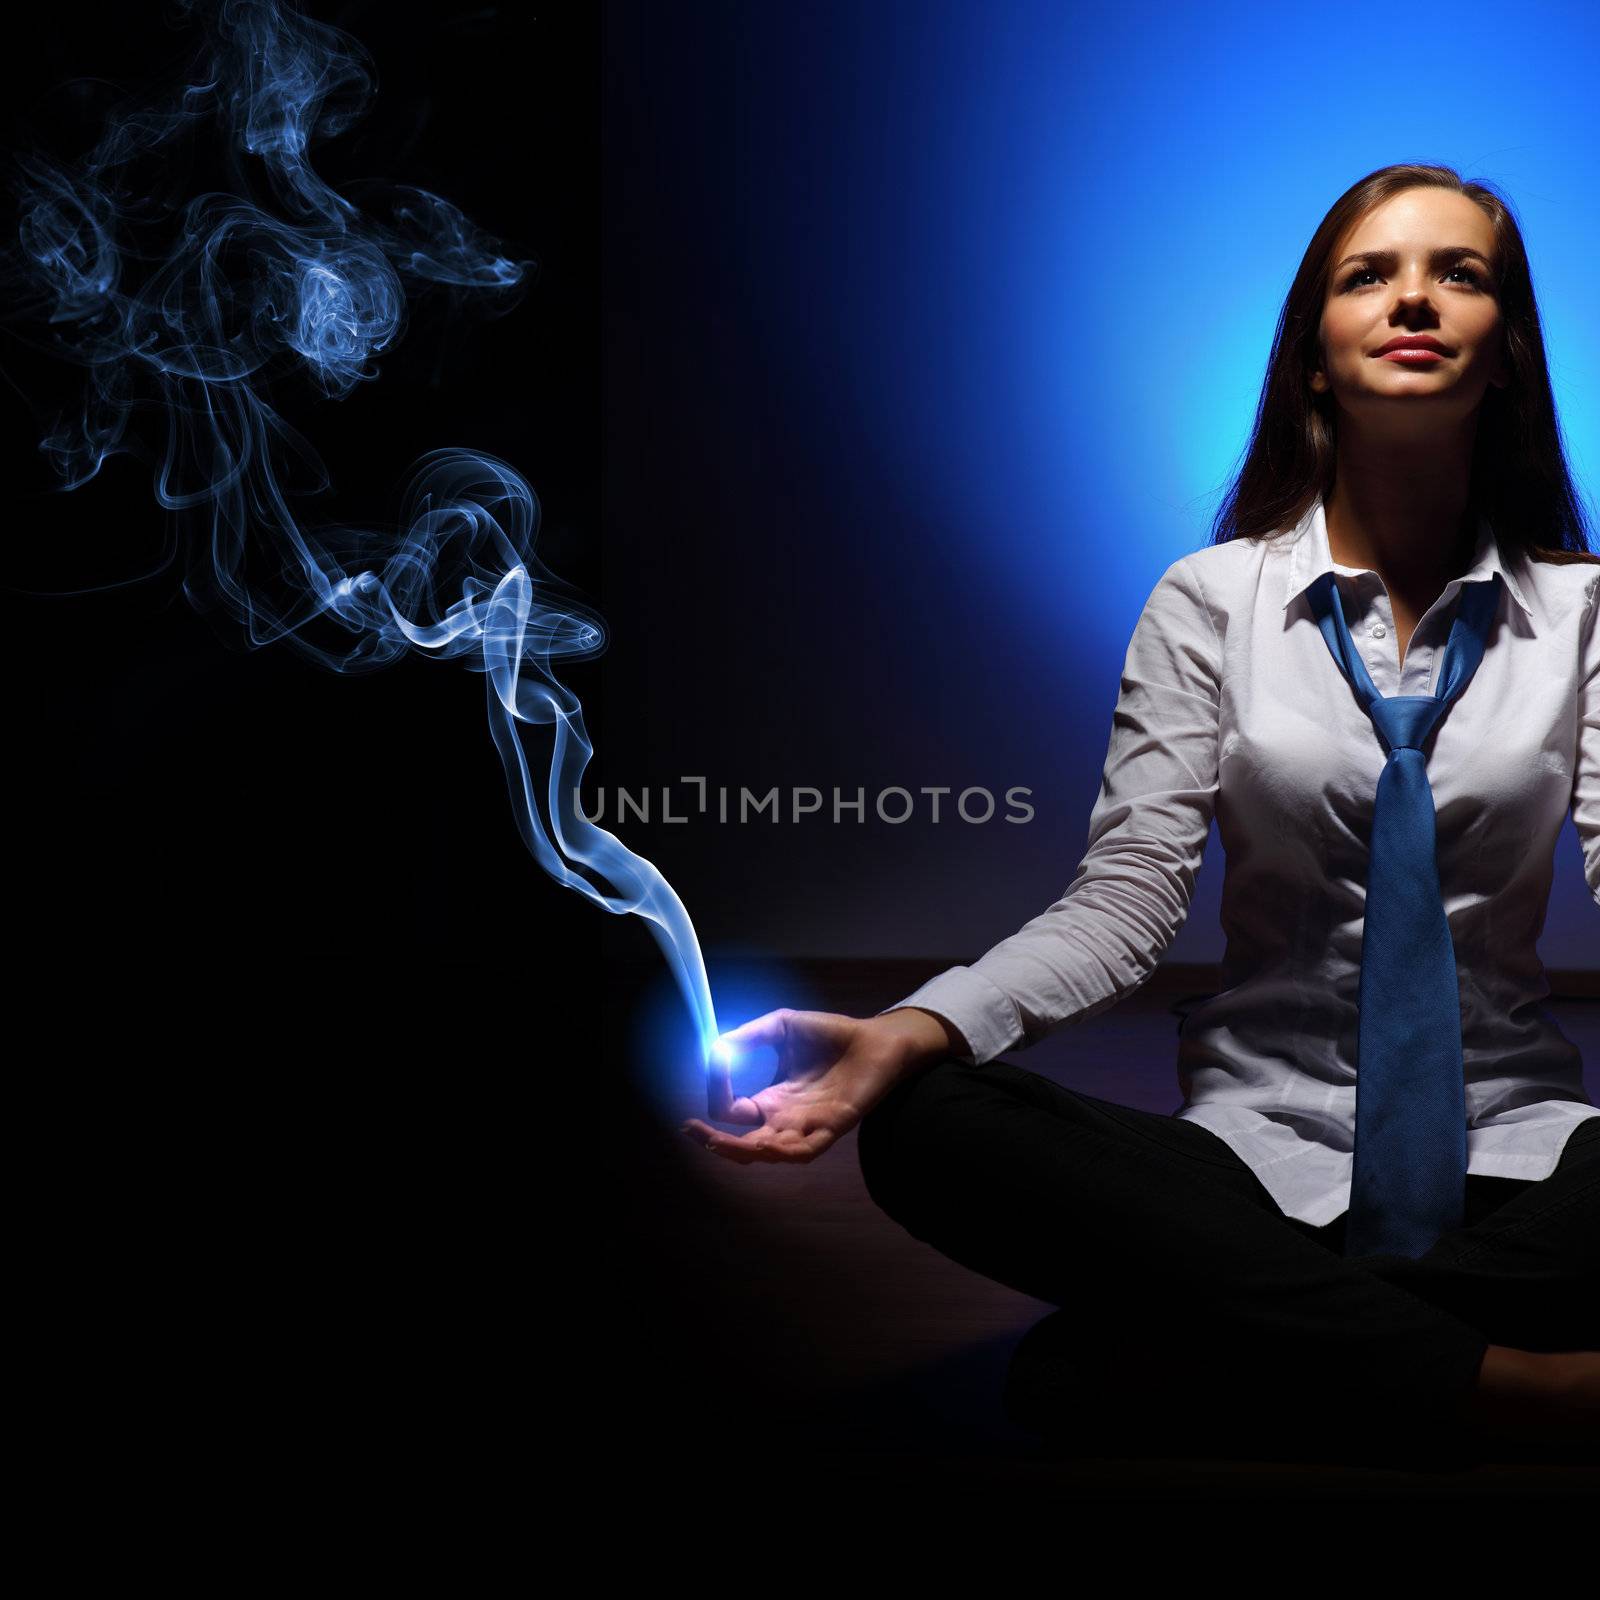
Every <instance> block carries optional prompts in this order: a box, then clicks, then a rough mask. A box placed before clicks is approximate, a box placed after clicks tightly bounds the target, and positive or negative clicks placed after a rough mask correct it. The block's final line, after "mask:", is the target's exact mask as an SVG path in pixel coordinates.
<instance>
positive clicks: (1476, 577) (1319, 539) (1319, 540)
mask: <svg viewBox="0 0 1600 1600" xmlns="http://www.w3.org/2000/svg"><path fill="white" fill-rule="evenodd" d="M1285 570H1286V572H1287V577H1286V579H1285V581H1284V589H1285V593H1284V597H1283V604H1284V608H1285V609H1287V608H1288V605H1289V602H1290V601H1291V600H1293V599H1294V598H1295V597H1296V596H1297V595H1300V594H1303V593H1304V592H1305V590H1307V589H1309V588H1310V587H1311V585H1312V584H1313V583H1315V582H1316V580H1317V579H1318V578H1320V577H1321V576H1322V575H1323V574H1324V573H1325V572H1342V573H1345V574H1347V575H1349V576H1354V575H1355V574H1357V573H1361V572H1370V571H1371V570H1372V569H1371V568H1370V567H1346V566H1341V565H1340V564H1339V563H1338V562H1337V561H1335V560H1334V559H1333V552H1332V551H1331V550H1330V549H1329V547H1328V521H1327V512H1326V509H1325V507H1324V506H1323V503H1322V497H1321V496H1320V495H1319V496H1318V497H1317V498H1316V500H1315V501H1313V502H1312V506H1311V509H1310V510H1309V511H1307V512H1306V514H1305V515H1304V516H1303V517H1302V518H1301V519H1300V521H1299V523H1298V524H1297V525H1296V528H1295V530H1294V542H1293V544H1292V546H1291V548H1290V550H1289V561H1288V566H1287V568H1286V569H1285ZM1496 573H1498V574H1499V575H1500V580H1501V582H1502V583H1504V584H1505V586H1506V589H1507V591H1508V592H1509V593H1510V595H1511V598H1512V599H1513V600H1515V601H1516V602H1517V604H1518V605H1519V606H1521V607H1522V609H1523V610H1524V611H1526V612H1527V613H1528V615H1529V616H1532V615H1533V608H1532V607H1531V606H1530V605H1529V604H1528V602H1527V600H1526V599H1524V598H1523V593H1522V588H1521V585H1520V584H1519V583H1518V582H1517V576H1516V574H1515V573H1514V572H1513V571H1512V570H1511V568H1510V566H1509V565H1508V564H1507V563H1506V562H1505V561H1503V560H1502V559H1501V554H1500V541H1499V540H1498V539H1497V538H1495V534H1494V528H1493V527H1492V526H1491V524H1490V522H1489V519H1488V517H1487V516H1485V515H1480V516H1479V518H1478V548H1477V550H1476V552H1475V553H1474V555H1473V558H1472V567H1471V569H1470V570H1469V571H1467V572H1464V573H1463V574H1462V575H1461V576H1460V577H1459V578H1452V579H1451V580H1450V583H1448V584H1446V585H1445V592H1446V593H1448V592H1449V590H1450V586H1451V584H1466V583H1484V582H1492V581H1493V579H1494V575H1495V574H1496Z"/></svg>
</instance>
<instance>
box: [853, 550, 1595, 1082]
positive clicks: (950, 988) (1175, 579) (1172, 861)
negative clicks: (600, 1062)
mask: <svg viewBox="0 0 1600 1600" xmlns="http://www.w3.org/2000/svg"><path fill="white" fill-rule="evenodd" d="M1198 554H1200V553H1199V552H1196V553H1195V554H1191V555H1189V556H1185V557H1182V558H1181V559H1179V560H1178V561H1175V562H1174V563H1173V564H1172V565H1171V566H1170V567H1168V568H1167V570H1166V572H1165V573H1163V574H1162V576H1161V578H1160V580H1159V581H1158V582H1157V584H1156V586H1155V588H1154V589H1153V590H1152V591H1151V594H1150V597H1149V599H1148V600H1146V602H1145V604H1144V609H1143V611H1142V612H1141V613H1140V616H1139V620H1138V622H1137V624H1136V625H1135V627H1134V630H1133V636H1132V638H1131V640H1130V641H1129V644H1128V650H1127V655H1126V658H1125V659H1124V662H1123V667H1122V683H1121V689H1120V691H1119V693H1118V697H1117V705H1116V710H1115V712H1114V713H1113V716H1112V723H1111V740H1110V745H1109V747H1108V749H1107V752H1106V762H1105V770H1104V772H1103V773H1102V775H1101V780H1100V795H1099V798H1098V799H1097V800H1096V802H1095V805H1094V809H1093V811H1092V812H1091V813H1090V817H1089V846H1088V850H1087V853H1086V854H1085V855H1084V857H1083V860H1082V861H1081V862H1080V863H1079V865H1078V870H1077V873H1076V875H1075V876H1074V877H1073V879H1072V882H1071V883H1070V884H1069V885H1068V887H1067V890H1066V892H1065V893H1064V894H1063V895H1062V897H1061V898H1060V899H1059V900H1057V901H1056V903H1055V904H1054V905H1052V906H1050V907H1049V908H1048V909H1047V910H1045V911H1043V912H1041V913H1040V914H1039V915H1038V916H1037V917H1035V918H1033V920H1032V921H1030V922H1028V923H1026V924H1025V925H1024V926H1023V927H1022V928H1020V929H1019V930H1018V931H1017V932H1016V933H1014V934H1012V935H1011V936H1010V937H1009V938H1006V939H1003V940H1002V941H1001V942H1000V943H999V944H997V945H995V946H994V947H993V948H992V949H991V950H989V951H988V952H987V953H986V954H985V955H983V956H982V957H980V958H979V959H978V960H977V961H975V962H973V963H972V964H971V965H970V966H957V967H951V968H949V969H948V970H947V971H945V972H942V973H940V974H938V975H937V976H936V977H934V978H931V979H929V981H928V982H927V983H925V984H923V985H922V986H921V988H919V989H917V990H915V991H914V992H913V993H912V994H910V995H907V996H906V998H905V999H903V1000H898V1001H896V1002H895V1004H894V1005H892V1006H885V1007H884V1010H883V1011H880V1012H879V1013H878V1015H879V1016H882V1015H883V1014H884V1012H886V1011H894V1010H898V1009H899V1008H900V1007H902V1006H916V1007H918V1008H920V1009H922V1010H924V1011H931V1012H933V1013H934V1014H935V1015H936V1016H940V1017H943V1018H944V1019H945V1020H946V1021H947V1022H949V1023H950V1024H951V1025H952V1026H953V1027H955V1028H957V1029H958V1030H959V1031H960V1033H961V1034H962V1036H963V1037H964V1038H965V1039H966V1041H967V1044H968V1046H969V1047H970V1049H969V1053H968V1054H966V1055H964V1056H962V1057H960V1059H962V1060H966V1061H970V1062H972V1063H973V1064H975V1065H981V1064H983V1063H984V1062H987V1061H992V1060H994V1058H995V1057H996V1056H998V1055H1000V1054H1002V1053H1003V1052H1004V1051H1006V1050H1010V1049H1015V1048H1017V1047H1018V1046H1019V1045H1028V1044H1033V1043H1036V1042H1037V1041H1038V1040H1039V1039H1041V1038H1043V1037H1044V1036H1045V1035H1046V1034H1047V1033H1050V1032H1051V1031H1052V1030H1054V1029H1056V1028H1058V1027H1062V1026H1064V1025H1066V1024H1068V1023H1071V1022H1080V1021H1082V1020H1084V1019H1085V1018H1088V1017H1092V1016H1094V1015H1096V1014H1097V1013H1098V1012H1101V1011H1104V1010H1106V1009H1107V1008H1108V1007H1110V1006H1112V1005H1114V1004H1115V1003H1116V1002H1117V1001H1118V1000H1120V999H1122V998H1123V997H1124V996H1126V995H1128V994H1131V993H1132V992H1133V991H1134V990H1135V989H1137V988H1138V987H1139V986H1140V985H1141V984H1142V983H1144V982H1145V980H1146V979H1147V978H1149V976H1150V975H1151V973H1152V972H1153V971H1154V970H1155V968H1156V964H1157V963H1158V962H1159V961H1160V959H1161V956H1162V954H1163V952H1165V950H1166V949H1167V946H1168V945H1170V944H1171V943H1172V940H1173V938H1174V937H1175V936H1176V934H1177V932H1178V929H1179V928H1181V927H1182V926H1183V922H1184V918H1185V917H1186V916H1187V915H1188V912H1189V904H1190V900H1191V898H1192V896H1193V894H1194V885H1195V878H1196V876H1197V874H1198V873H1199V870H1200V863H1201V858H1202V857H1203V855H1204V853H1205V847H1206V840H1207V838H1208V837H1209V835H1210V831H1211V819H1212V815H1213V812H1214V810H1215V806H1216V795H1217V761H1218V752H1217V744H1218V721H1219V714H1220V707H1221V698H1222V642H1221V637H1220V635H1219V632H1218V629H1217V625H1216V620H1215V619H1214V617H1213V616H1212V613H1211V610H1210V607H1209V606H1208V604H1207V602H1206V597H1205V593H1204V590H1203V588H1202V586H1201V583H1200V577H1199V573H1198V571H1197V570H1196V556H1197V555H1198ZM1594 710H1595V708H1594V705H1593V702H1592V701H1591V703H1590V717H1591V723H1590V732H1589V734H1588V735H1587V737H1588V738H1589V739H1590V740H1591V741H1595V740H1596V739H1597V738H1600V735H1597V734H1596V733H1595V731H1594V727H1593V717H1594ZM1596 754H1597V752H1596V751H1595V749H1594V748H1593V744H1591V749H1590V770H1591V772H1593V771H1594V766H1595V760H1596ZM1589 805H1590V807H1591V821H1592V822H1593V823H1594V824H1595V825H1596V826H1595V828H1594V829H1593V830H1592V831H1593V832H1595V833H1600V792H1596V790H1595V789H1591V792H1590V794H1589ZM1597 859H1600V858H1597V857H1595V856H1591V858H1590V867H1591V873H1590V882H1591V884H1592V883H1593V882H1594V881H1595V880H1594V868H1595V865H1596V861H1597Z"/></svg>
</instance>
